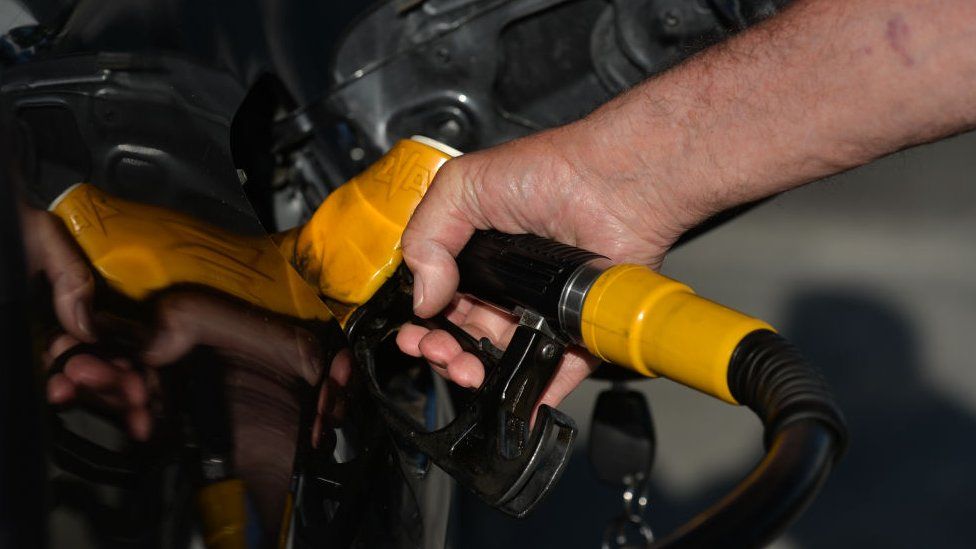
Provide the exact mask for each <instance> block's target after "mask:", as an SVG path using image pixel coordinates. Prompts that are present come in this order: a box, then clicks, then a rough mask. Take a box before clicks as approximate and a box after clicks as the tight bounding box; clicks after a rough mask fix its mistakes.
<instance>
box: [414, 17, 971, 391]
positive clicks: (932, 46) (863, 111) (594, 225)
mask: <svg viewBox="0 0 976 549" xmlns="http://www.w3.org/2000/svg"><path fill="white" fill-rule="evenodd" d="M974 29H976V4H974V3H973V2H971V1H967V0H924V1H919V0H860V1H858V2H836V1H833V0H796V1H795V2H793V3H792V4H791V5H790V7H789V8H788V9H786V10H785V11H784V12H783V13H781V14H779V15H777V16H775V17H773V18H771V19H770V20H768V21H766V22H764V23H762V24H760V25H758V26H756V27H753V28H751V29H748V30H746V31H745V32H742V33H740V34H739V35H737V36H736V37H734V38H732V39H731V40H728V41H726V42H725V43H722V44H720V45H718V46H715V47H712V48H710V49H708V50H706V51H705V52H702V53H701V54H699V55H696V56H694V57H693V58H691V59H690V60H688V61H687V62H685V63H683V64H681V65H679V66H677V67H675V68H674V69H672V70H670V71H667V72H666V73H664V74H662V75H660V76H658V77H655V78H653V79H651V80H648V81H647V82H645V83H643V84H641V85H639V86H637V87H635V88H634V89H632V90H630V91H628V92H627V93H624V94H623V95H621V96H620V97H618V98H616V99H614V100H613V101H611V102H610V103H608V104H607V105H605V106H603V107H601V108H600V109H599V110H597V111H596V112H594V113H593V114H591V115H590V116H588V117H587V118H586V119H584V120H582V121H580V122H576V123H573V124H570V125H568V126H564V127H562V128H559V129H555V130H550V131H547V132H544V133H540V134H537V135H535V136H532V137H528V138H525V139H520V140H518V141H514V142H512V143H508V144H505V145H502V146H500V147H496V148H493V149H489V150H485V151H482V152H478V153H474V154H470V155H467V156H463V157H460V158H458V159H455V160H452V161H450V162H448V163H447V164H445V165H444V167H443V168H442V169H441V171H440V172H439V173H438V175H437V177H436V178H435V181H434V183H433V184H432V185H431V188H430V189H429V191H428V193H427V196H426V197H425V198H424V200H423V202H422V203H421V204H420V206H419V207H418V208H417V211H416V213H415V215H414V217H413V219H411V221H410V224H409V225H408V226H407V229H406V231H405V232H404V235H403V257H404V260H405V261H406V264H407V266H408V267H410V269H411V271H413V273H414V275H415V277H416V282H415V286H414V308H415V311H416V313H417V314H418V315H420V316H423V317H429V316H431V315H433V314H435V313H437V312H438V311H439V310H441V309H443V308H444V307H446V306H448V305H449V304H450V306H451V308H450V309H449V310H448V312H449V313H450V316H451V318H453V319H454V320H455V323H458V324H461V325H463V326H464V327H465V328H467V329H468V330H469V331H471V332H472V333H473V335H475V336H476V337H481V336H489V337H492V338H493V339H494V340H495V343H496V344H504V343H505V340H506V338H507V337H509V336H510V334H511V331H512V330H511V326H512V319H510V318H508V317H506V316H504V315H501V314H499V313H497V312H494V311H490V310H489V309H486V308H485V307H483V306H482V305H479V304H477V303H474V302H472V301H471V300H470V299H468V298H463V297H462V298H459V297H455V296H454V292H455V290H456V288H457V283H458V273H457V266H456V264H455V262H454V257H455V256H456V255H457V254H458V252H459V251H460V250H461V248H463V247H464V245H465V243H466V242H467V241H468V239H469V238H470V236H471V234H472V232H473V231H474V230H475V229H488V228H494V229H497V230H500V231H502V232H508V233H534V234H538V235H541V236H546V237H549V238H553V239H555V240H558V241H561V242H564V243H567V244H573V245H576V246H579V247H581V248H586V249H589V250H591V251H594V252H598V253H602V254H604V255H607V256H609V257H611V258H612V259H615V260H618V261H631V262H636V263H643V264H647V265H650V266H652V267H657V266H658V265H659V264H660V262H661V259H662V257H663V255H664V253H665V252H666V251H667V249H668V246H669V245H670V244H671V243H672V242H673V241H674V240H675V239H676V238H677V237H678V236H679V235H680V234H681V233H682V232H683V231H684V230H686V229H688V228H690V227H691V226H693V225H695V224H696V223H698V222H700V221H702V220H704V219H705V218H707V217H708V216H709V215H711V214H713V213H716V212H718V211H721V210H723V209H726V208H730V207H732V206H736V205H739V204H742V203H745V202H749V201H752V200H756V199H759V198H762V197H766V196H770V195H773V194H775V193H778V192H782V191H785V190H788V189H791V188H794V187H797V186H799V185H802V184H805V183H808V182H810V181H813V180H815V179H817V178H820V177H824V176H827V175H830V174H833V173H837V172H839V171H842V170H845V169H849V168H852V167H854V166H858V165H861V164H864V163H867V162H869V161H871V160H873V159H875V158H877V157H879V156H881V155H884V154H889V153H891V152H894V151H897V150H899V149H902V148H904V147H908V146H912V145H916V144H919V143H923V142H927V141H931V140H934V139H938V138H942V137H945V136H948V135H952V134H954V133H957V132H960V131H964V130H967V129H971V128H973V127H974V126H976V54H974V51H976V50H974V48H973V47H972V44H973V40H974V39H976V30H974ZM397 341H398V343H399V345H400V347H401V349H402V350H403V351H404V352H406V353H409V354H412V355H415V356H423V357H425V358H427V360H428V361H430V362H431V363H432V364H433V365H434V366H435V369H436V370H437V371H438V372H439V373H441V374H442V375H446V376H447V377H449V378H450V379H452V380H454V381H456V382H458V383H460V384H462V385H466V386H477V385H478V384H479V383H481V380H482V379H483V375H484V374H483V371H482V370H481V367H480V364H479V363H478V362H477V360H476V359H474V357H473V356H471V355H468V354H466V353H462V352H461V350H460V348H459V346H458V345H457V343H456V342H454V341H453V340H452V339H451V338H450V337H449V336H448V335H447V334H446V333H442V332H437V331H435V332H428V331H426V330H424V329H422V328H418V327H415V326H406V327H404V328H403V329H402V331H401V332H400V334H399V336H398V338H397ZM581 357H583V355H581V354H579V353H576V354H574V355H573V356H570V357H568V358H567V360H566V362H565V363H564V364H563V365H562V367H561V369H560V370H559V372H558V373H557V376H556V378H555V379H554V381H553V385H552V387H550V392H549V394H548V395H547V396H546V400H544V402H547V403H549V404H552V403H554V402H558V400H559V399H560V398H562V396H564V395H565V394H566V392H567V388H570V387H572V386H575V384H577V383H578V382H579V380H580V379H582V377H583V375H585V372H586V371H587V368H586V367H584V364H586V365H591V364H592V362H587V361H586V360H585V359H584V358H581Z"/></svg>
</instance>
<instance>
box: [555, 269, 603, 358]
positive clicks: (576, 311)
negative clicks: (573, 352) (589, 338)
mask: <svg viewBox="0 0 976 549" xmlns="http://www.w3.org/2000/svg"><path fill="white" fill-rule="evenodd" d="M612 265H613V263H612V262H611V261H610V260H609V259H607V258H605V257H598V258H596V259H591V260H590V261H587V262H586V263H584V264H582V265H580V266H579V267H578V268H577V269H576V271H575V272H573V274H572V275H571V276H570V277H569V281H568V282H566V286H564V287H563V291H562V293H561V294H560V295H559V308H558V309H557V311H558V314H559V325H560V326H562V329H563V330H564V331H565V332H566V333H567V334H568V335H569V336H570V337H571V338H573V341H575V342H576V343H582V342H583V332H582V329H581V325H582V321H583V303H584V302H585V301H586V294H587V293H589V291H590V287H591V286H593V283H594V282H596V279H597V278H599V277H600V275H601V274H603V273H604V271H606V270H607V269H609V268H610V267H611V266H612Z"/></svg>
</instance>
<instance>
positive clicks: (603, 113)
mask: <svg viewBox="0 0 976 549" xmlns="http://www.w3.org/2000/svg"><path fill="white" fill-rule="evenodd" d="M974 46H976V3H973V2H970V1H966V0H927V1H917V0H894V1H892V0H859V1H848V2H837V1H834V0H807V1H798V2H796V3H795V4H793V5H792V6H791V7H790V8H789V9H787V10H786V11H785V12H784V13H782V14H780V15H779V16H777V17H774V18H773V19H771V20H770V21H767V22H765V23H764V24H762V25H760V26H758V27H756V28H753V29H751V30H749V31H747V32H745V33H743V34H741V35H740V36H737V37H735V38H734V39H732V40H730V41H728V42H726V43H724V44H721V45H718V46H716V47H714V48H711V49H709V50H707V51H705V52H703V53H702V54H701V55H698V56H696V57H694V58H692V59H691V60H689V61H688V62H687V63H685V64H683V65H680V66H678V67H676V68H675V69H674V70H672V71H670V72H668V73H665V74H664V75H662V76H661V77H659V78H655V79H651V80H649V81H647V82H645V83H644V84H643V85H641V86H638V87H636V88H634V89H633V90H631V91H630V92H628V93H626V94H624V95H622V96H621V97H619V98H617V99H616V100H614V101H612V102H611V103H609V104H607V105H606V106H604V107H603V108H601V109H600V110H598V111H597V112H595V113H594V114H593V115H591V116H590V117H589V118H588V119H587V120H585V121H584V122H583V123H581V124H580V126H579V131H576V130H573V131H571V132H567V134H570V135H567V136H566V137H567V138H568V139H569V143H575V147H576V148H577V150H579V151H585V150H604V151H616V152H615V153H613V154H609V155H594V156H593V158H592V159H590V158H588V157H587V156H586V154H585V153H583V152H577V153H574V155H575V157H576V158H580V159H585V160H583V161H581V162H578V164H579V165H580V166H582V167H583V168H581V169H588V170H593V171H594V172H596V173H597V174H599V175H600V176H601V177H603V178H606V176H607V175H608V174H611V173H612V172H613V171H615V170H622V171H625V172H628V174H627V175H628V176H629V179H630V180H631V181H632V182H633V185H634V186H635V190H637V189H641V188H643V189H645V190H650V189H653V190H654V191H655V192H656V194H659V195H660V194H663V195H666V196H668V197H669V198H668V200H667V202H668V203H669V204H671V205H673V206H674V207H676V208H678V209H679V210H685V209H687V210H689V211H688V212H687V214H686V215H689V216H690V217H689V218H687V219H685V220H683V224H685V225H686V224H688V223H694V222H697V221H700V220H701V219H702V217H703V216H704V215H707V214H709V213H714V212H715V211H718V210H721V209H724V208H728V207H731V206H734V205H737V204H740V203H743V202H746V201H749V200H753V199H757V198H760V197H764V196H768V195H771V194H774V193H777V192H781V191H784V190H787V189H790V188H793V187H796V186H798V185H802V184H804V183H807V182H809V181H812V180H814V179H817V178H820V177H824V176H827V175H830V174H833V173H837V172H839V171H842V170H845V169H848V168H851V167H854V166H858V165H861V164H865V163H867V162H869V161H871V160H873V159H875V158H877V157H879V156H882V155H885V154H888V153H891V152H894V151H897V150H900V149H903V148H905V147H909V146H912V145H917V144H920V143H924V142H927V141H932V140H935V139H938V138H942V137H946V136H948V135H951V134H954V133H958V132H961V131H964V130H967V129H970V128H973V127H974V126H976V47H974ZM571 149H572V147H571ZM651 174H653V175H651ZM649 175H650V177H648V176H649ZM649 184H650V185H649Z"/></svg>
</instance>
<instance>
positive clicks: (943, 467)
mask: <svg viewBox="0 0 976 549" xmlns="http://www.w3.org/2000/svg"><path fill="white" fill-rule="evenodd" d="M866 295H867V294H866V293H865V292H863V291H858V290H843V289H841V290H832V289H831V290H819V291H813V292H806V293H804V294H803V295H800V296H798V297H797V298H795V299H793V300H792V301H791V302H790V307H789V315H788V316H787V322H786V328H787V330H786V331H785V335H786V336H787V337H789V338H791V339H792V340H793V341H794V342H795V343H796V344H797V346H799V347H800V349H802V350H803V351H804V352H805V353H806V354H807V356H808V357H809V358H810V359H811V360H812V361H813V362H814V364H817V365H818V366H820V367H821V368H822V369H823V370H824V373H825V374H826V376H827V379H828V380H829V382H830V384H831V386H832V387H833V389H834V391H835V394H836V396H837V398H838V400H839V401H840V404H841V406H842V407H843V409H844V412H845V413H846V414H847V420H848V423H849V425H850V431H851V445H850V449H849V451H848V453H847V455H846V456H844V458H843V461H842V462H841V463H840V465H839V466H838V468H837V470H836V471H835V473H834V474H833V476H832V477H831V478H830V480H829V481H828V483H827V485H826V486H825V488H824V490H823V492H822V493H821V495H820V497H819V498H818V499H817V501H816V502H815V503H814V504H813V505H812V506H811V507H810V509H808V510H807V512H806V514H805V515H804V517H803V518H802V519H801V520H800V521H799V522H798V523H797V524H796V525H795V526H794V527H793V529H792V532H791V533H792V537H793V539H795V540H796V541H798V542H799V543H800V545H801V546H803V547H827V546H831V547H942V548H948V547H972V546H973V545H972V544H973V541H972V539H973V534H972V528H973V526H972V520H973V511H974V509H976V504H974V503H973V497H974V495H976V467H974V464H976V418H974V416H973V415H972V414H971V413H970V412H968V411H967V410H965V409H963V408H962V407H960V406H957V405H956V404H954V403H953V402H952V401H950V400H948V399H946V398H944V397H943V396H941V395H940V394H938V392H936V391H934V390H933V389H932V388H931V387H928V386H927V385H926V383H925V381H924V379H923V377H922V375H921V372H922V370H923V369H924V368H925V366H926V365H925V364H921V363H920V359H919V357H920V356H921V355H922V353H921V352H920V349H919V347H918V345H919V342H918V339H917V337H916V335H915V333H914V330H913V327H912V325H911V322H910V320H909V319H908V318H906V317H905V315H903V314H902V313H900V312H899V311H898V310H896V309H895V308H893V307H891V306H890V305H888V304H886V303H885V302H883V301H880V300H875V299H871V298H869V297H866Z"/></svg>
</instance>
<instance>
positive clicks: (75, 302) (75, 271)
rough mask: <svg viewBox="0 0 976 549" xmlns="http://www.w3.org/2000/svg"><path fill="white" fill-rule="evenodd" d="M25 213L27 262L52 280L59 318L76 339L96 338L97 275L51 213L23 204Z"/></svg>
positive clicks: (90, 340)
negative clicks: (95, 275)
mask: <svg viewBox="0 0 976 549" xmlns="http://www.w3.org/2000/svg"><path fill="white" fill-rule="evenodd" d="M22 215H23V219H24V247H25V250H26V252H27V258H28V264H29V266H30V268H31V270H32V271H33V272H39V271H43V272H44V274H45V276H46V277H47V279H48V280H49V281H50V283H51V287H52V290H53V293H54V296H53V301H54V311H55V314H56V315H57V317H58V321H59V322H60V323H61V326H62V327H63V328H64V329H65V331H67V332H68V333H69V334H71V335H73V336H74V337H76V338H77V339H79V340H81V341H85V342H88V343H91V342H93V341H95V332H94V327H93V323H92V312H91V307H92V298H93V296H94V293H95V279H94V277H93V276H92V273H91V270H90V269H89V268H88V263H87V262H86V261H85V258H84V256H83V255H82V254H81V252H80V251H79V250H78V248H77V247H76V246H75V245H74V243H73V242H72V241H71V237H70V236H68V233H67V231H65V230H64V227H63V226H62V225H61V221H60V220H58V219H57V218H56V217H54V216H53V215H51V214H50V213H48V212H44V211H40V210H34V209H31V208H23V209H22Z"/></svg>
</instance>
